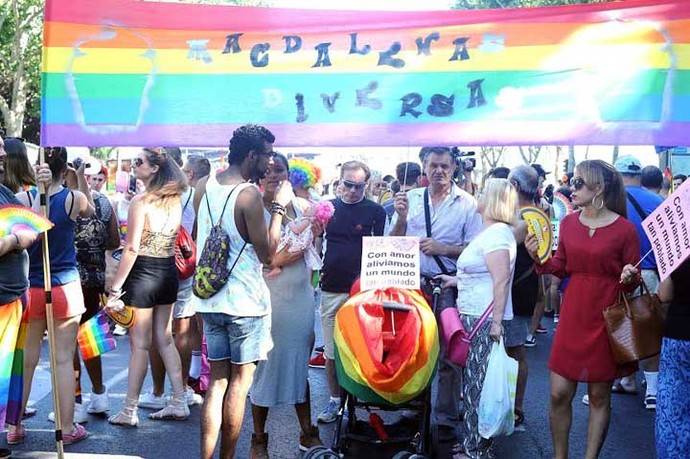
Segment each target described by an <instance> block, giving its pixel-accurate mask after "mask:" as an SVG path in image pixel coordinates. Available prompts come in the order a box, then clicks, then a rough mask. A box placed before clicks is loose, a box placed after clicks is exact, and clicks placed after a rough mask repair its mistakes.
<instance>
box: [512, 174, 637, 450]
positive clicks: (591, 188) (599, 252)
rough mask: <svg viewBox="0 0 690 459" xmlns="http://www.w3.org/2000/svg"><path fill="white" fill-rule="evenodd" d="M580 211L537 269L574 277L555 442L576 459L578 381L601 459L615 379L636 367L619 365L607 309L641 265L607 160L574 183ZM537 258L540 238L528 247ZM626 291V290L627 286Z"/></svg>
mask: <svg viewBox="0 0 690 459" xmlns="http://www.w3.org/2000/svg"><path fill="white" fill-rule="evenodd" d="M570 183H571V186H572V189H573V194H572V200H573V204H574V205H576V206H578V207H579V208H580V209H581V211H580V212H577V213H572V214H570V215H568V216H567V217H565V218H564V219H563V221H562V222H561V227H560V236H559V245H558V250H557V251H556V254H555V255H554V256H553V257H552V258H551V259H550V260H548V261H547V262H546V263H544V264H542V265H540V266H537V272H539V273H540V274H554V275H556V276H557V277H560V278H563V277H565V276H570V284H569V285H568V289H567V290H566V293H565V298H564V299H563V304H562V306H561V316H560V322H559V324H558V328H557V330H556V334H555V337H554V341H553V347H552V349H551V358H550V359H549V369H550V370H551V405H550V421H551V436H552V439H553V446H554V457H555V458H567V457H568V436H569V433H570V424H571V418H572V401H573V397H574V396H575V391H576V389H577V383H578V382H586V383H587V384H588V390H587V391H588V394H589V429H588V438H587V452H586V455H585V457H586V458H588V459H590V458H596V457H598V455H599V452H600V450H601V447H602V446H603V444H604V439H605V437H606V431H607V429H608V424H609V417H610V412H611V408H610V402H611V384H612V383H613V380H614V379H616V378H619V377H621V376H624V375H627V374H630V373H632V372H633V371H634V370H635V365H632V366H630V365H628V366H619V365H618V364H617V363H616V362H615V361H614V359H613V354H612V353H611V348H610V346H609V339H608V335H607V332H606V325H605V323H604V316H603V314H602V312H603V310H604V309H605V308H606V307H607V306H610V305H612V304H614V303H615V302H616V300H617V298H618V293H619V291H620V289H621V288H625V289H626V290H627V289H629V288H631V287H633V286H634V285H635V284H636V283H637V282H636V281H637V270H636V269H635V268H634V267H633V266H632V265H633V264H635V263H637V262H638V261H639V258H640V242H639V239H638V236H637V232H636V231H635V226H634V225H633V224H632V223H630V222H629V221H628V220H627V219H626V218H625V217H626V201H625V188H624V186H623V180H622V178H621V176H620V174H619V173H618V172H616V170H615V169H614V168H613V167H612V166H611V165H609V164H607V163H605V162H604V161H599V160H594V161H583V162H582V163H580V164H579V165H578V166H577V168H576V170H575V176H574V177H573V179H572V181H571V182H570ZM525 246H526V247H527V250H528V251H529V252H530V255H532V258H534V259H535V260H538V258H537V257H536V252H537V250H536V249H537V242H536V239H535V238H534V236H530V237H528V238H527V239H526V241H525ZM623 284H625V285H623Z"/></svg>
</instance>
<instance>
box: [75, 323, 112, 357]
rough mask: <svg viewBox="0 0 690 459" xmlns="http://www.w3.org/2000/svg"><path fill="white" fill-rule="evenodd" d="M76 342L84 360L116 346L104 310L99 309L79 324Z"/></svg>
mask: <svg viewBox="0 0 690 459" xmlns="http://www.w3.org/2000/svg"><path fill="white" fill-rule="evenodd" d="M77 343H78V344H79V353H80V354H81V358H82V359H84V360H89V359H92V358H94V357H98V356H100V355H101V354H105V353H106V352H110V351H112V350H113V349H115V348H116V347H117V342H116V341H115V337H114V336H113V334H112V333H110V324H109V323H108V318H107V316H106V314H105V312H103V311H100V312H99V313H98V314H96V315H95V316H93V317H92V318H90V319H89V320H87V321H86V322H84V323H83V324H81V325H80V326H79V334H78V335H77Z"/></svg>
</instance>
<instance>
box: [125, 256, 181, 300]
mask: <svg viewBox="0 0 690 459" xmlns="http://www.w3.org/2000/svg"><path fill="white" fill-rule="evenodd" d="M178 286H179V281H178V279H177V268H176V267H175V258H174V257H170V258H158V257H146V256H141V255H139V256H138V257H137V260H136V261H135V262H134V266H133V267H132V270H131V271H130V272H129V276H127V280H126V281H125V285H124V286H123V287H122V290H124V292H125V294H124V295H123V296H122V300H123V301H124V302H125V304H126V305H128V306H132V307H135V308H152V307H154V306H155V305H157V304H173V303H175V301H177V289H178Z"/></svg>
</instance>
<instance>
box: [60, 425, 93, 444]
mask: <svg viewBox="0 0 690 459" xmlns="http://www.w3.org/2000/svg"><path fill="white" fill-rule="evenodd" d="M88 436H89V432H87V431H86V429H85V428H84V426H83V425H81V424H74V429H72V432H70V433H68V434H66V435H63V436H62V441H63V443H64V444H65V445H72V444H74V443H77V442H79V441H82V440H84V439H85V438H86V437H88Z"/></svg>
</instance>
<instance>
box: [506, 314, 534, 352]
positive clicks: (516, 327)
mask: <svg viewBox="0 0 690 459" xmlns="http://www.w3.org/2000/svg"><path fill="white" fill-rule="evenodd" d="M531 321H532V317H526V316H513V319H512V320H504V321H503V330H504V331H505V337H504V342H505V346H506V347H517V346H524V344H525V341H526V340H527V335H528V334H529V324H530V322H531Z"/></svg>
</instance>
